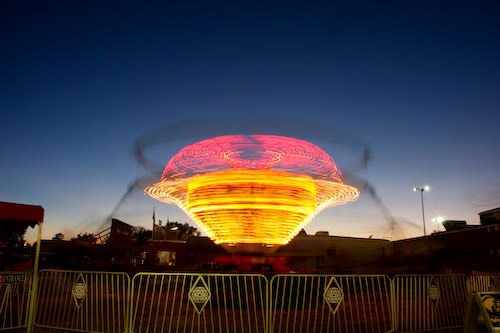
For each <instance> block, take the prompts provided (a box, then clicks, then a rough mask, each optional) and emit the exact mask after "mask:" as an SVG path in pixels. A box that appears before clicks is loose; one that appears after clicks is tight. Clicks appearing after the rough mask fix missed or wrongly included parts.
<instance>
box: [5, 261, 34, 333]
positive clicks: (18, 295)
mask: <svg viewBox="0 0 500 333" xmlns="http://www.w3.org/2000/svg"><path fill="white" fill-rule="evenodd" d="M31 277H32V273H31V272H26V271H25V272H10V271H9V272H0V330H10V329H14V328H23V327H26V325H27V320H28V305H29V302H30V291H31V283H32V279H31Z"/></svg>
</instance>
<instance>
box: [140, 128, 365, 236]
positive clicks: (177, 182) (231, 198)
mask: <svg viewBox="0 0 500 333" xmlns="http://www.w3.org/2000/svg"><path fill="white" fill-rule="evenodd" d="M145 193H147V194H148V195H150V196H151V197H153V198H155V199H157V200H160V201H164V202H167V203H175V204H177V205H178V206H179V207H180V208H182V209H183V210H184V211H185V212H186V213H187V214H188V215H189V216H190V217H191V218H192V219H193V220H194V221H195V222H196V223H197V224H198V225H199V226H200V227H201V228H202V229H203V230H204V231H205V232H206V233H207V234H208V236H209V237H210V238H211V239H212V240H213V241H214V242H215V243H217V244H265V245H278V244H279V245H282V244H286V243H288V242H289V241H290V240H291V239H292V238H293V237H294V236H295V235H296V234H297V233H298V232H299V231H300V230H301V229H302V228H303V227H304V226H305V225H306V224H307V223H308V222H309V221H311V219H312V218H313V217H314V216H315V215H316V214H317V213H319V212H320V211H321V210H322V209H323V208H325V207H327V206H334V205H341V204H345V203H347V202H349V201H354V200H356V199H357V198H358V197H359V191H358V190H357V189H356V188H354V187H352V186H349V185H345V184H343V183H342V180H341V173H340V171H339V170H338V169H337V167H336V165H335V162H334V161H333V159H332V158H331V157H330V156H329V155H328V154H327V153H325V152H324V151H323V150H321V149H320V148H318V147H317V146H315V145H313V144H312V143H309V142H307V141H303V140H298V139H294V138H288V137H283V136H274V135H228V136H221V137H216V138H212V139H208V140H203V141H200V142H197V143H195V144H193V145H190V146H187V147H185V148H184V149H182V150H181V151H180V152H179V153H177V154H176V155H175V156H174V157H173V158H172V159H171V160H170V162H169V163H168V164H167V166H166V168H165V170H164V172H163V175H162V179H161V181H160V182H159V183H156V184H153V185H151V186H148V187H147V188H146V189H145Z"/></svg>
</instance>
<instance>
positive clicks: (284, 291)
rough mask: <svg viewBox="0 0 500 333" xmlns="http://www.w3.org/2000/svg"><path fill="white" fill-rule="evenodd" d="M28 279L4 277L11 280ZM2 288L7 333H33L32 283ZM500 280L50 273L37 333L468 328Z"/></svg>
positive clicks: (2, 326)
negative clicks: (467, 320) (474, 300)
mask: <svg viewBox="0 0 500 333" xmlns="http://www.w3.org/2000/svg"><path fill="white" fill-rule="evenodd" d="M19 273H20V272H0V275H2V276H6V275H9V274H14V275H16V274H17V275H16V276H17V277H18V276H19ZM22 274H25V275H24V276H25V278H24V281H22V282H20V281H10V282H15V283H9V281H8V280H9V279H11V280H12V279H14V280H15V279H17V277H16V276H13V275H10V276H9V277H8V278H6V281H3V283H2V284H0V330H7V329H15V328H25V327H27V325H28V324H29V323H28V321H29V320H28V306H29V304H30V290H31V284H32V279H31V276H32V274H31V273H29V272H22ZM499 289H500V274H498V273H496V274H495V273H491V274H483V275H472V276H470V277H469V278H466V277H465V276H464V275H452V274H448V275H396V276H395V277H394V278H393V279H392V281H391V280H390V279H389V277H387V276H386V275H323V274H322V275H313V274H279V275H275V276H274V277H273V278H272V279H271V280H270V281H268V280H267V278H266V277H265V276H263V275H260V274H213V273H210V274H209V273H138V274H136V275H135V276H134V278H133V280H132V281H131V280H130V278H129V277H128V275H127V274H125V273H111V272H87V271H63V270H42V271H40V272H39V288H38V293H37V298H36V311H37V312H36V316H35V320H34V324H35V325H36V326H37V327H43V328H49V329H54V330H55V329H59V330H65V331H85V332H120V333H121V332H131V333H132V332H136V333H137V332H161V331H172V332H176V331H184V332H191V331H203V332H254V331H255V332H335V331H342V332H387V331H389V330H393V331H398V332H415V331H428V330H433V329H445V328H452V327H461V326H463V324H464V315H465V309H466V302H467V295H469V294H471V293H472V292H474V291H479V290H483V291H484V290H499Z"/></svg>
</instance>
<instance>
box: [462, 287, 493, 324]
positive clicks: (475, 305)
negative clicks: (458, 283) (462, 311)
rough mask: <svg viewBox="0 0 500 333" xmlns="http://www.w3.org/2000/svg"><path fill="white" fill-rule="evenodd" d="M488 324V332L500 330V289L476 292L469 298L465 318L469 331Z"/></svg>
mask: <svg viewBox="0 0 500 333" xmlns="http://www.w3.org/2000/svg"><path fill="white" fill-rule="evenodd" d="M477 326H486V327H487V328H488V332H492V333H493V332H500V291H480V292H475V293H474V295H473V296H472V298H471V299H470V300H469V304H468V306H467V313H466V318H465V329H466V331H467V332H475V331H476V328H477Z"/></svg>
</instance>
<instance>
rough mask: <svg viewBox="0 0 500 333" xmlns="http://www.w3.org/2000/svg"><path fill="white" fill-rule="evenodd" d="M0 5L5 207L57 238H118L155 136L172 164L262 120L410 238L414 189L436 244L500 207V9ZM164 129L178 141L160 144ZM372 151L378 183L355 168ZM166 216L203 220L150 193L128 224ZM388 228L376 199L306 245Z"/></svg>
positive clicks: (132, 209) (486, 5)
mask: <svg viewBox="0 0 500 333" xmlns="http://www.w3.org/2000/svg"><path fill="white" fill-rule="evenodd" d="M0 7H1V8H0V16H1V21H0V24H1V29H0V36H1V37H0V38H1V39H0V40H1V42H2V52H1V54H0V57H1V59H0V63H1V65H0V66H1V73H2V74H1V76H0V85H1V86H0V88H1V89H0V109H1V112H2V121H1V122H0V129H1V131H0V136H1V140H0V149H1V152H2V163H1V165H0V200H3V201H14V202H22V203H29V204H41V205H43V206H44V207H45V208H46V224H45V232H44V236H45V237H51V236H52V235H53V234H55V233H56V232H57V231H59V230H60V229H63V231H64V232H65V233H67V234H70V233H78V232H82V231H84V229H85V228H88V229H89V230H88V231H91V232H92V231H96V229H98V228H99V227H100V226H101V224H102V221H103V220H104V219H105V217H106V216H107V215H108V214H110V212H111V211H112V210H113V208H114V207H115V205H116V204H117V203H118V202H119V201H120V199H121V197H122V196H123V194H124V193H125V192H126V190H127V188H128V186H129V185H130V183H132V182H133V181H134V180H135V179H136V178H137V177H138V176H142V175H144V174H145V173H146V171H145V170H144V169H143V168H142V167H141V166H140V165H139V164H138V163H137V161H136V159H135V158H134V155H133V153H132V151H133V146H134V143H135V142H136V140H137V139H138V138H139V137H143V138H144V137H145V138H150V139H151V138H152V137H153V139H151V141H152V145H153V146H152V147H149V148H148V157H149V158H150V159H152V160H155V161H157V162H159V163H161V164H166V162H168V160H169V158H170V157H171V156H172V155H173V154H175V152H176V151H177V150H178V149H180V148H181V147H182V146H183V145H184V144H189V143H192V142H194V141H196V140H198V139H200V138H203V137H207V136H217V135H224V134H227V132H228V131H230V130H231V129H234V128H238V126H241V124H240V123H239V122H240V121H241V122H246V121H247V120H248V119H249V118H251V119H253V122H251V124H250V125H248V126H249V127H248V128H247V130H248V131H249V132H251V131H252V129H255V132H259V131H264V132H267V133H268V134H273V133H279V134H286V135H289V136H296V137H300V138H302V139H306V140H309V141H311V142H313V143H315V144H317V145H319V146H320V147H321V148H323V149H324V150H326V151H327V152H328V153H329V154H330V155H332V156H333V158H334V159H335V160H336V162H337V164H338V166H339V167H340V168H341V169H342V170H343V171H345V172H346V173H354V174H355V175H356V177H358V178H361V179H363V180H366V181H367V182H368V183H370V184H371V185H372V186H373V187H374V188H375V190H376V191H377V193H378V194H379V196H380V198H381V199H382V201H383V203H384V204H385V206H387V208H388V209H389V211H390V213H391V214H392V215H394V216H395V217H396V219H397V220H398V221H399V225H400V227H401V230H399V231H398V233H397V234H396V235H392V236H393V237H396V238H398V237H403V236H413V235H418V234H419V233H422V230H421V229H422V228H419V226H421V210H420V202H419V197H418V194H415V193H413V192H411V188H412V187H413V186H420V185H422V184H429V185H430V186H431V191H430V192H428V193H425V200H426V206H425V207H426V218H427V220H428V230H432V229H433V228H434V226H433V225H432V223H431V222H430V220H431V218H432V217H436V216H438V215H443V216H445V217H448V218H451V219H466V220H467V221H468V222H470V223H477V222H478V217H477V213H478V212H480V211H483V210H487V209H491V208H495V207H497V206H500V176H499V172H498V165H500V157H499V155H498V150H499V143H500V131H498V123H499V121H500V112H499V106H500V94H499V92H500V75H499V74H500V70H499V62H498V59H499V49H500V47H499V41H500V20H499V19H498V18H499V17H500V4H498V2H495V1H482V2H478V1H470V2H457V1H398V2H397V1H391V2H385V3H380V2H377V3H374V2H367V3H364V2H358V1H354V2H350V1H340V2H337V3H331V2H316V3H312V2H307V3H291V2H284V1H283V2H272V3H267V2H260V3H257V2H244V3H240V2H235V1H231V2H210V3H208V2H207V3H204V4H199V3H194V2H190V3H187V2H180V1H179V2H176V3H174V2H156V3H154V2H150V3H148V4H144V3H139V2H131V1H122V2H114V3H112V2H106V3H103V2H102V1H71V2H66V1H59V2H56V1H49V2H44V3H40V2H38V3H36V2H35V3H32V2H26V1H5V2H2V3H1V4H0ZM240 117H241V118H240ZM270 118H272V121H270ZM211 119H216V123H217V125H215V123H214V121H210V120H211ZM276 119H281V120H282V122H280V121H275V120H276ZM290 119H292V120H290ZM259 122H260V125H259ZM301 123H303V124H304V126H301V125H300V124H301ZM273 127H274V128H275V131H273ZM278 127H279V128H278ZM157 128H164V129H165V130H172V129H173V128H176V131H171V132H172V133H173V134H172V135H170V136H169V135H168V134H166V135H165V137H166V138H167V139H166V141H165V140H164V139H162V140H163V141H162V140H159V141H162V142H163V143H161V144H157V143H158V142H157V141H158V140H157V141H155V140H154V136H151V135H150V133H151V132H150V131H151V130H152V129H157ZM304 129H305V130H304ZM200 133H202V134H200ZM207 133H208V134H207ZM339 133H340V134H339ZM179 137H180V138H181V139H182V140H180V139H178V138H179ZM176 138H177V139H176ZM190 138H192V139H190ZM364 150H368V151H369V152H370V156H371V159H370V162H369V163H368V165H367V167H366V168H365V169H359V168H355V167H353V165H354V164H356V161H357V160H359V159H360V157H361V156H362V154H363V151H364ZM159 176H160V175H159V174H158V177H159ZM153 205H154V206H156V207H157V216H159V217H160V218H164V219H166V217H167V216H169V217H170V218H171V219H178V220H181V221H188V217H187V216H185V215H184V214H183V213H182V212H181V211H180V210H178V209H177V208H175V207H173V206H166V205H164V204H161V203H157V202H154V201H153V200H152V199H150V198H148V197H145V196H144V195H143V194H142V193H141V191H136V193H133V194H132V195H131V196H129V197H127V199H126V200H125V202H124V203H123V204H122V205H121V206H120V207H119V209H118V210H117V211H116V212H115V216H116V217H118V218H121V219H123V220H124V221H126V222H129V223H132V224H135V225H145V226H149V224H150V221H151V220H150V219H151V210H152V207H153ZM387 226H388V223H387V219H386V218H385V217H384V215H383V214H382V212H381V210H380V207H379V206H378V205H377V204H376V201H375V200H373V198H372V197H371V196H370V195H368V194H366V193H364V194H362V195H361V198H360V200H359V201H358V202H356V203H353V204H350V205H347V206H345V207H338V208H329V209H327V210H326V211H324V212H323V213H321V214H320V215H319V216H317V217H316V218H315V220H313V221H312V222H311V224H310V225H309V226H308V228H307V229H306V230H308V231H309V232H314V231H316V230H329V231H330V232H331V233H334V234H340V235H353V236H369V235H371V234H374V235H375V237H390V236H391V234H390V233H389V232H388V227H387ZM85 231H87V230H85Z"/></svg>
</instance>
